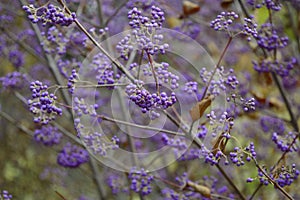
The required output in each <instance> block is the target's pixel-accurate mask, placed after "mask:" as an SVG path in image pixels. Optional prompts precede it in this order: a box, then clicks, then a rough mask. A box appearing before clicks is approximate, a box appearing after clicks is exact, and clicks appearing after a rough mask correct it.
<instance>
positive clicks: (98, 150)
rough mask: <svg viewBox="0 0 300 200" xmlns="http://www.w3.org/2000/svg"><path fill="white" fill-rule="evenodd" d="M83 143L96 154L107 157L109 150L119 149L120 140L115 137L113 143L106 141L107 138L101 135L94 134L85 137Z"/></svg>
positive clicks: (112, 139)
mask: <svg viewBox="0 0 300 200" xmlns="http://www.w3.org/2000/svg"><path fill="white" fill-rule="evenodd" d="M83 141H84V143H85V145H87V146H88V147H89V148H90V149H91V150H92V151H93V153H94V154H96V155H100V156H106V155H107V151H108V150H114V149H117V148H119V142H120V140H119V138H118V137H117V136H113V137H112V138H111V141H106V139H105V136H104V135H103V134H101V133H97V132H94V133H92V134H88V135H84V136H83Z"/></svg>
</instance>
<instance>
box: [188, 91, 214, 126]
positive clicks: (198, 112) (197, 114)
mask: <svg viewBox="0 0 300 200" xmlns="http://www.w3.org/2000/svg"><path fill="white" fill-rule="evenodd" d="M212 99H213V95H210V96H208V97H206V98H205V99H203V100H201V101H199V102H198V103H197V104H196V105H194V106H193V107H192V109H191V110H190V115H191V117H192V120H193V121H196V120H198V119H200V118H201V117H202V116H203V114H204V112H205V110H206V109H207V108H208V107H209V106H210V104H211V101H212Z"/></svg>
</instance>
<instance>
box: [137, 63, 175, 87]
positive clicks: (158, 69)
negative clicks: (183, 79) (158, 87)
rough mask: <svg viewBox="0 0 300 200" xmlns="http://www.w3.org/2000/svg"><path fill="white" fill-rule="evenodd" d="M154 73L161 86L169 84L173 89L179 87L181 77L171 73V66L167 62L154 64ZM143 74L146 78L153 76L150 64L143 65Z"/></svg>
mask: <svg viewBox="0 0 300 200" xmlns="http://www.w3.org/2000/svg"><path fill="white" fill-rule="evenodd" d="M153 67H154V73H155V75H156V77H157V79H158V83H159V84H169V85H170V87H171V89H176V88H178V87H179V83H178V81H179V76H177V75H175V74H173V73H172V72H170V71H169V70H168V69H169V64H168V63H166V62H161V63H156V62H154V63H153ZM143 72H144V75H145V76H153V74H152V69H151V66H150V64H146V65H143Z"/></svg>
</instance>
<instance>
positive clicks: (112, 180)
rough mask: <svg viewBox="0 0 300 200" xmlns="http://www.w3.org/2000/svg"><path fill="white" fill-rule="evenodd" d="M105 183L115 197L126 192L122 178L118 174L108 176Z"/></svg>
mask: <svg viewBox="0 0 300 200" xmlns="http://www.w3.org/2000/svg"><path fill="white" fill-rule="evenodd" d="M106 182H107V184H108V186H109V187H110V188H111V191H112V193H113V194H114V195H117V194H118V193H120V192H126V193H127V192H128V189H127V186H126V183H125V181H124V178H123V177H121V176H120V175H119V174H113V173H112V174H109V176H108V178H107V180H106Z"/></svg>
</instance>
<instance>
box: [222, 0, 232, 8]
mask: <svg viewBox="0 0 300 200" xmlns="http://www.w3.org/2000/svg"><path fill="white" fill-rule="evenodd" d="M232 3H233V0H222V2H221V7H222V8H228V7H229V6H230V5H231V4H232Z"/></svg>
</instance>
